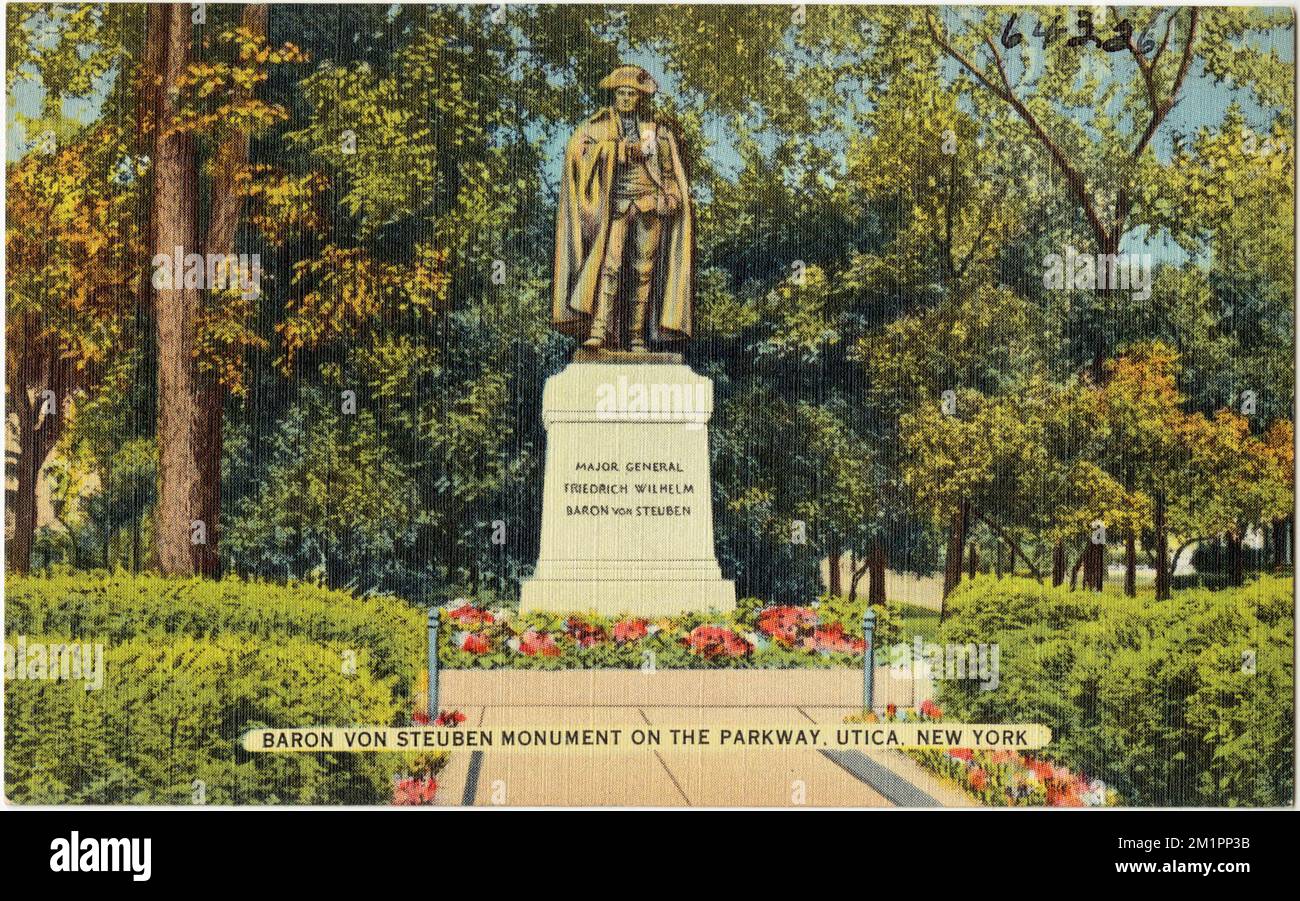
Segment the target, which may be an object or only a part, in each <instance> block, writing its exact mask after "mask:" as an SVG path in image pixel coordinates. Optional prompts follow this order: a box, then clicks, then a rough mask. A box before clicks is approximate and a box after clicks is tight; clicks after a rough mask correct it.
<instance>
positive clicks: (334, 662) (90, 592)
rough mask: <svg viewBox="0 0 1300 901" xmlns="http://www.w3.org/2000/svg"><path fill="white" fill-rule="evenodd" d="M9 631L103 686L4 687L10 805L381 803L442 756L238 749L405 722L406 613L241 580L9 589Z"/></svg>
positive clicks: (76, 579) (408, 705) (307, 589)
mask: <svg viewBox="0 0 1300 901" xmlns="http://www.w3.org/2000/svg"><path fill="white" fill-rule="evenodd" d="M6 620H7V621H6V628H7V637H6V640H7V641H9V642H10V643H11V644H13V643H15V642H16V639H17V637H18V636H19V635H24V636H26V637H27V641H28V643H29V645H30V644H31V643H34V642H42V643H45V644H56V643H61V642H82V643H92V644H93V643H102V644H103V645H104V685H103V687H102V688H101V689H98V690H93V691H87V690H86V688H85V685H84V683H82V682H77V681H71V682H59V681H34V680H25V679H13V680H9V681H6V684H5V699H6V721H5V741H6V753H5V761H6V763H5V768H6V772H5V785H6V792H7V794H8V796H9V798H11V799H12V800H13V801H15V802H17V803H23V804H37V803H49V804H67V803H97V804H114V803H137V804H191V803H199V797H200V796H201V798H202V803H208V804H253V803H286V804H288V803H313V804H331V803H333V804H339V803H347V804H374V803H386V802H388V801H390V800H391V798H392V793H393V777H394V775H395V774H397V773H399V772H401V771H404V770H410V769H412V768H413V767H415V768H424V769H429V768H430V767H432V770H436V768H437V767H438V766H439V765H440V764H441V763H442V762H443V761H444V760H445V755H433V756H436V757H437V759H436V760H432V759H419V760H417V759H416V758H414V757H404V756H403V755H399V754H389V753H365V754H316V753H305V754H304V753H297V754H250V753H247V752H245V751H244V750H243V749H242V746H241V741H242V736H243V735H244V733H246V732H247V731H248V730H250V729H256V728H287V727H295V726H299V727H300V726H307V725H311V726H351V725H379V726H387V725H402V724H405V723H407V722H409V719H408V718H409V716H410V714H411V712H412V708H413V707H414V706H415V704H414V702H413V700H412V698H411V692H412V688H413V687H414V686H415V685H416V684H417V683H418V681H419V680H420V679H421V678H423V668H424V643H423V639H424V617H423V615H422V614H421V612H420V611H418V610H416V609H415V608H412V607H410V606H408V605H407V604H405V603H404V602H402V601H397V600H392V599H360V598H355V597H352V596H351V595H348V594H344V593H342V592H334V591H327V590H324V589H321V588H316V587H314V586H309V585H290V586H276V585H270V584H262V583H246V582H241V581H239V580H236V579H226V580H224V581H221V582H204V581H201V580H197V579H165V578H162V577H158V576H149V575H142V576H133V575H128V574H113V575H108V574H104V573H98V574H95V573H92V574H82V575H76V576H68V575H61V576H50V577H17V576H10V577H9V578H8V579H7V582H6ZM353 655H355V656H353ZM353 664H355V665H353ZM426 757H429V755H426ZM196 780H197V782H196ZM200 784H201V785H200Z"/></svg>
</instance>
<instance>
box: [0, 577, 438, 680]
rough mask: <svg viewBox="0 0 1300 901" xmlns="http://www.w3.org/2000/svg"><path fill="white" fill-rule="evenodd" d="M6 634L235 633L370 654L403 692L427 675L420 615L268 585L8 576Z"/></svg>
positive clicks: (117, 638) (388, 603) (336, 594)
mask: <svg viewBox="0 0 1300 901" xmlns="http://www.w3.org/2000/svg"><path fill="white" fill-rule="evenodd" d="M5 630H6V632H7V634H10V635H70V636H74V637H80V636H86V635H94V636H98V638H99V640H103V641H107V642H109V643H116V642H123V641H127V640H129V639H132V638H134V637H136V636H137V635H140V634H143V633H147V632H153V631H161V632H165V633H167V634H168V635H189V636H193V637H203V636H209V635H228V634H232V633H234V634H241V635H252V636H258V637H262V638H272V639H277V640H278V639H281V638H285V637H290V636H301V637H303V638H310V639H314V640H316V641H337V642H341V643H342V644H344V645H346V646H348V647H350V648H352V649H354V650H358V651H359V650H361V649H365V650H368V651H369V652H370V659H371V660H373V661H374V666H375V673H376V675H378V676H381V677H383V676H396V677H397V691H398V692H399V694H401V695H403V696H405V695H408V694H409V693H410V690H411V685H412V684H413V683H414V681H415V679H416V677H417V675H418V674H419V672H420V671H421V670H422V669H423V668H424V659H425V653H426V651H425V630H424V615H423V613H422V612H421V611H420V610H418V609H416V608H414V607H412V606H411V605H410V604H408V603H406V602H405V601H401V600H398V599H395V598H358V597H354V596H352V595H350V594H347V593H345V592H341V591H331V590H329V589H326V588H319V587H317V586H314V585H308V584H291V585H275V584H269V583H262V582H245V581H243V580H241V579H238V578H234V577H230V578H226V579H223V580H220V581H212V580H205V579H197V578H196V579H175V578H164V577H162V576H156V575H133V574H130V573H121V572H119V573H106V572H99V573H91V574H86V573H81V574H73V575H51V576H12V575H11V576H9V577H8V578H7V579H6V583H5Z"/></svg>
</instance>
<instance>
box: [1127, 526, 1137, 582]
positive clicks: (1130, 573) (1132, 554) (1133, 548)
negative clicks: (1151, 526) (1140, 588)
mask: <svg viewBox="0 0 1300 901" xmlns="http://www.w3.org/2000/svg"><path fill="white" fill-rule="evenodd" d="M1137 566H1138V557H1137V535H1135V534H1134V530H1133V529H1132V528H1127V529H1125V530H1124V594H1125V595H1127V596H1128V597H1131V598H1135V597H1137Z"/></svg>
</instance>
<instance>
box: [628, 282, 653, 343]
mask: <svg viewBox="0 0 1300 901" xmlns="http://www.w3.org/2000/svg"><path fill="white" fill-rule="evenodd" d="M652 272H653V269H652V268H651V267H650V266H645V267H644V271H642V272H638V273H637V276H638V277H637V284H636V303H634V304H633V305H632V328H631V332H632V343H631V349H632V350H633V351H639V352H644V351H645V350H646V334H647V329H648V326H649V323H648V322H647V321H646V320H647V318H648V317H647V314H648V313H649V312H650V288H651V287H652V285H651V273H652Z"/></svg>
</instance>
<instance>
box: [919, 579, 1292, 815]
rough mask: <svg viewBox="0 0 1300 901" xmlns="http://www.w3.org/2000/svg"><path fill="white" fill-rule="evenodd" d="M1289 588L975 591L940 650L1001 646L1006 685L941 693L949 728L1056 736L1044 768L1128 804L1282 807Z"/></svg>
mask: <svg viewBox="0 0 1300 901" xmlns="http://www.w3.org/2000/svg"><path fill="white" fill-rule="evenodd" d="M1292 593H1293V581H1292V580H1291V579H1279V578H1275V577H1271V576H1261V577H1260V578H1259V579H1258V580H1257V581H1254V582H1252V583H1250V584H1248V585H1246V586H1245V587H1242V588H1236V589H1230V590H1224V591H1218V592H1211V591H1205V590H1186V591H1181V592H1179V593H1178V594H1176V595H1175V597H1174V599H1173V600H1171V601H1167V602H1160V603H1153V602H1152V600H1151V597H1150V596H1149V595H1147V594H1143V595H1140V596H1139V597H1137V598H1125V597H1122V596H1120V595H1118V594H1112V593H1103V594H1095V593H1075V592H1069V591H1065V590H1063V589H1052V588H1045V587H1042V586H1040V585H1037V584H1035V583H1030V582H1027V581H1025V580H993V579H976V580H974V581H973V582H972V583H970V584H968V585H966V586H965V587H963V588H961V589H960V590H959V591H957V592H956V593H954V595H953V597H952V598H951V607H950V616H949V619H948V621H947V622H946V623H945V625H944V627H943V629H942V630H941V633H940V635H941V637H940V640H941V641H944V642H961V643H964V642H984V643H996V644H998V645H999V646H1000V648H1001V659H1000V666H1001V679H1000V685H999V686H998V688H997V689H996V690H994V691H989V692H981V691H980V690H979V688H978V687H974V688H972V687H969V686H967V685H965V684H964V683H960V682H945V683H941V689H940V692H941V694H940V697H941V703H942V706H943V708H944V710H945V712H946V714H947V716H948V717H949V718H952V719H955V720H964V721H967V722H1037V723H1045V724H1048V725H1050V727H1051V729H1052V733H1053V736H1052V744H1051V746H1050V748H1049V749H1048V752H1047V753H1048V756H1050V757H1052V758H1053V759H1057V760H1060V761H1063V762H1064V763H1066V764H1067V765H1068V766H1070V767H1071V768H1072V769H1074V770H1077V771H1081V772H1084V773H1087V774H1088V775H1089V776H1090V777H1094V778H1101V779H1102V780H1104V781H1105V782H1106V784H1107V785H1109V786H1111V787H1113V788H1115V789H1116V790H1117V791H1119V793H1120V795H1121V796H1123V797H1124V798H1125V800H1126V802H1127V803H1131V804H1138V805H1154V806H1185V805H1209V806H1238V805H1242V806H1281V805H1288V804H1290V803H1291V802H1292V798H1293V794H1294V779H1293V770H1292V763H1293V759H1294V731H1293V728H1292V720H1293V715H1294V706H1293V686H1294V682H1293V679H1294V670H1293V663H1292V657H1293V648H1294V631H1293V625H1292V620H1293V602H1292Z"/></svg>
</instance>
